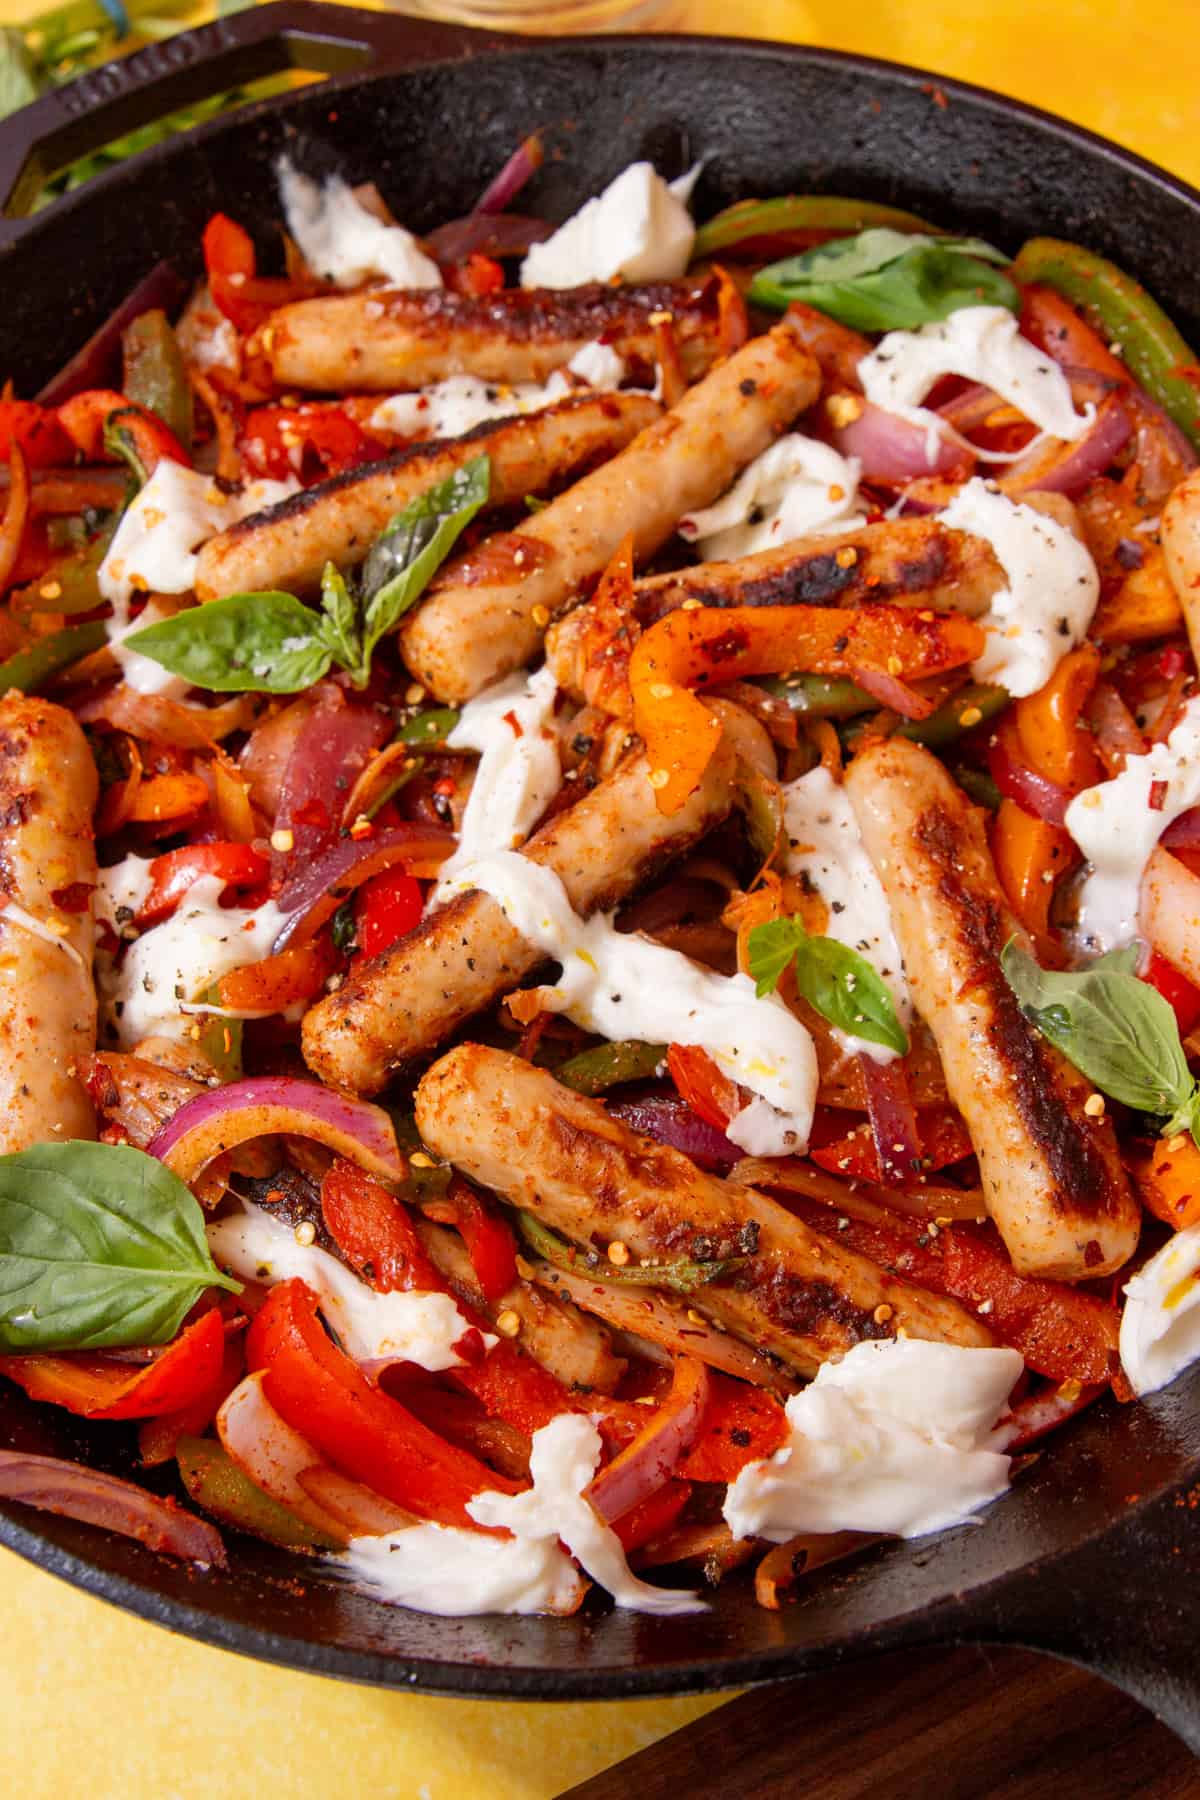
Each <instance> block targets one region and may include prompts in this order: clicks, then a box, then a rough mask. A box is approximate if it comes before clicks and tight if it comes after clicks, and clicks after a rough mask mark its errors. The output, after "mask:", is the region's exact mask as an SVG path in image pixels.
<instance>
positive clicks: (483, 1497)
mask: <svg viewBox="0 0 1200 1800" xmlns="http://www.w3.org/2000/svg"><path fill="white" fill-rule="evenodd" d="M600 1451H601V1442H600V1433H599V1432H598V1431H597V1430H596V1427H595V1425H594V1424H593V1423H592V1421H591V1420H590V1419H588V1418H585V1417H584V1415H583V1414H582V1413H562V1414H560V1415H559V1417H558V1418H556V1419H551V1421H550V1423H549V1424H548V1425H543V1426H542V1427H541V1429H540V1430H539V1431H535V1432H534V1434H533V1447H532V1450H531V1452H530V1457H529V1473H530V1477H531V1479H532V1481H533V1486H532V1487H531V1488H529V1489H527V1490H526V1492H524V1493H522V1494H497V1493H483V1494H476V1496H475V1498H474V1499H473V1500H468V1502H467V1511H468V1512H469V1513H470V1515H471V1517H472V1518H473V1519H475V1520H477V1522H478V1523H479V1524H480V1525H490V1526H497V1527H502V1528H504V1529H506V1530H508V1531H511V1532H512V1533H513V1535H514V1537H515V1538H516V1539H517V1541H518V1543H520V1542H522V1541H525V1542H530V1541H532V1542H533V1543H534V1544H553V1543H555V1542H557V1541H561V1542H562V1543H563V1544H565V1545H566V1547H567V1549H568V1550H569V1551H570V1552H571V1555H572V1556H573V1557H575V1559H576V1560H577V1562H578V1563H579V1565H580V1567H581V1568H583V1569H584V1570H586V1572H587V1573H588V1574H589V1575H590V1576H591V1577H592V1579H593V1580H594V1581H598V1582H599V1583H600V1586H601V1587H603V1588H606V1589H607V1590H608V1592H609V1593H610V1594H611V1595H612V1597H613V1599H614V1600H615V1601H616V1603H617V1605H618V1606H623V1607H628V1608H629V1609H630V1610H632V1611H634V1612H645V1613H657V1614H659V1616H660V1617H671V1616H675V1615H678V1614H679V1613H692V1612H705V1611H706V1610H707V1608H706V1607H705V1605H704V1602H703V1601H702V1600H701V1599H699V1598H698V1596H697V1595H695V1594H688V1593H680V1592H678V1591H677V1590H675V1591H673V1590H671V1589H669V1588H656V1587H651V1585H650V1584H649V1582H645V1581H639V1580H638V1578H637V1576H636V1575H635V1574H634V1573H633V1572H632V1570H631V1569H630V1567H629V1564H628V1563H627V1562H626V1560H625V1552H624V1550H623V1549H622V1548H621V1540H620V1538H618V1536H617V1534H616V1532H615V1531H613V1530H612V1529H611V1527H610V1526H608V1525H606V1524H605V1523H604V1521H603V1519H602V1518H601V1517H600V1515H599V1513H598V1512H597V1511H596V1509H595V1508H594V1507H593V1506H592V1504H591V1502H590V1501H588V1500H586V1499H585V1498H584V1489H585V1488H586V1487H587V1485H588V1483H589V1482H590V1481H591V1479H592V1477H593V1475H594V1474H595V1473H596V1470H597V1469H598V1468H599V1466H600Z"/></svg>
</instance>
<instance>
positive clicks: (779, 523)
mask: <svg viewBox="0 0 1200 1800" xmlns="http://www.w3.org/2000/svg"><path fill="white" fill-rule="evenodd" d="M861 467H862V465H861V463H860V462H859V460H858V458H857V457H856V456H841V455H839V454H838V452H837V451H836V450H834V449H833V448H832V446H831V445H829V444H822V443H820V442H818V440H817V439H816V438H807V437H804V436H802V435H801V433H800V432H797V431H793V432H790V433H789V434H788V436H787V437H782V438H780V439H779V440H778V442H776V443H774V444H772V445H771V447H770V449H768V450H764V451H763V453H762V455H761V456H757V457H755V459H754V461H753V462H752V463H750V464H749V466H748V467H747V468H745V469H743V471H742V473H741V475H740V476H739V477H738V479H737V481H736V482H735V483H734V485H733V486H732V487H731V488H730V490H729V492H728V493H727V494H725V495H723V496H722V498H721V499H720V500H717V501H716V502H715V503H714V504H713V505H712V506H706V507H705V508H704V510H703V511H702V512H695V513H690V514H689V515H688V516H687V517H686V518H684V519H681V520H680V522H679V535H680V536H681V537H683V538H686V539H687V541H688V542H689V543H690V544H696V545H698V547H699V549H700V553H701V555H702V556H703V558H704V560H705V562H712V561H729V560H732V559H734V558H736V557H741V556H752V555H753V554H754V553H755V551H758V550H774V549H777V548H778V546H779V545H780V544H788V543H790V542H791V541H792V539H793V538H798V537H804V536H806V535H807V534H809V533H813V532H821V533H825V532H837V531H847V530H849V528H850V527H851V526H852V525H861V524H862V523H863V519H864V517H865V515H864V514H863V513H861V512H860V511H859V510H858V504H857V502H858V478H859V473H860V471H861Z"/></svg>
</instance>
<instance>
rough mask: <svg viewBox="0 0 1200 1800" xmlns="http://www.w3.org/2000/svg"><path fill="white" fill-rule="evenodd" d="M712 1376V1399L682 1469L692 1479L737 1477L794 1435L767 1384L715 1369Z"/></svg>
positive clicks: (710, 1390)
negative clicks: (790, 1434)
mask: <svg viewBox="0 0 1200 1800" xmlns="http://www.w3.org/2000/svg"><path fill="white" fill-rule="evenodd" d="M708 1379H709V1398H708V1404H707V1406H706V1407H705V1408H704V1413H703V1416H702V1417H701V1420H700V1429H699V1431H698V1432H697V1434H696V1442H695V1443H694V1444H693V1446H692V1448H691V1450H689V1452H688V1454H687V1455H686V1456H685V1457H684V1459H683V1461H682V1462H681V1463H680V1465H679V1473H680V1474H681V1475H682V1476H684V1477H685V1478H686V1479H687V1480H688V1481H733V1480H735V1479H736V1478H737V1476H738V1475H739V1474H740V1473H741V1471H742V1470H743V1469H744V1468H745V1466H746V1464H747V1463H749V1462H756V1461H758V1459H759V1458H760V1457H765V1456H774V1454H775V1452H776V1450H778V1449H779V1447H780V1446H781V1444H782V1443H783V1442H784V1440H785V1438H786V1437H787V1435H788V1422H787V1417H786V1415H785V1413H784V1410H783V1407H782V1406H781V1405H780V1404H779V1401H778V1400H777V1399H776V1398H775V1396H774V1394H769V1393H768V1392H767V1390H766V1388H760V1387H751V1386H750V1384H749V1382H746V1381H735V1380H734V1379H733V1377H732V1376H730V1375H721V1374H718V1373H717V1371H716V1370H715V1369H710V1370H709V1376H708Z"/></svg>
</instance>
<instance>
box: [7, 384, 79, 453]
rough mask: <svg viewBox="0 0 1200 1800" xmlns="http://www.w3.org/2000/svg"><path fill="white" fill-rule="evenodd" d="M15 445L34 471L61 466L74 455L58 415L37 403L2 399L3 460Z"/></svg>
mask: <svg viewBox="0 0 1200 1800" xmlns="http://www.w3.org/2000/svg"><path fill="white" fill-rule="evenodd" d="M14 444H16V445H17V447H18V448H19V449H20V451H21V453H22V454H23V456H24V458H25V461H26V462H27V463H28V464H29V467H30V468H31V469H52V468H56V467H61V466H62V465H63V464H64V463H69V462H71V461H72V460H73V459H74V455H75V446H74V444H73V443H72V442H71V440H70V438H69V437H68V436H67V434H66V432H65V431H64V430H63V427H62V425H61V423H60V422H59V418H58V414H57V413H56V412H54V411H53V410H52V409H51V408H50V407H48V406H39V405H38V404H37V402H36V401H34V400H0V461H3V462H7V461H8V454H9V451H10V450H11V449H12V446H13V445H14Z"/></svg>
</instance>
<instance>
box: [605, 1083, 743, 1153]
mask: <svg viewBox="0 0 1200 1800" xmlns="http://www.w3.org/2000/svg"><path fill="white" fill-rule="evenodd" d="M608 1111H609V1115H610V1116H611V1117H612V1118H614V1119H620V1120H621V1121H622V1123H624V1124H626V1125H628V1126H629V1128H630V1130H631V1131H641V1132H644V1133H645V1135H646V1136H647V1137H652V1138H654V1139H655V1140H656V1141H657V1142H658V1143H660V1144H667V1145H669V1146H670V1148H671V1149H672V1150H682V1151H683V1153H684V1155H685V1156H690V1157H691V1159H692V1161H693V1162H694V1163H697V1164H699V1166H700V1168H702V1169H731V1168H732V1167H733V1165H734V1163H735V1162H740V1160H741V1158H742V1156H743V1155H744V1154H745V1153H744V1151H742V1150H739V1148H738V1146H737V1145H736V1144H735V1143H732V1142H731V1141H730V1139H729V1138H727V1137H726V1136H725V1133H724V1132H723V1131H718V1130H717V1128H716V1126H715V1125H709V1124H707V1123H706V1122H705V1121H704V1120H703V1119H702V1118H701V1117H700V1116H699V1114H698V1113H694V1112H693V1111H692V1109H691V1107H690V1106H688V1105H686V1103H685V1102H684V1101H682V1100H679V1099H677V1098H676V1097H675V1096H674V1095H668V1094H651V1095H648V1096H647V1097H646V1098H645V1099H642V1100H614V1101H613V1102H612V1104H611V1105H610V1106H609V1108H608Z"/></svg>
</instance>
